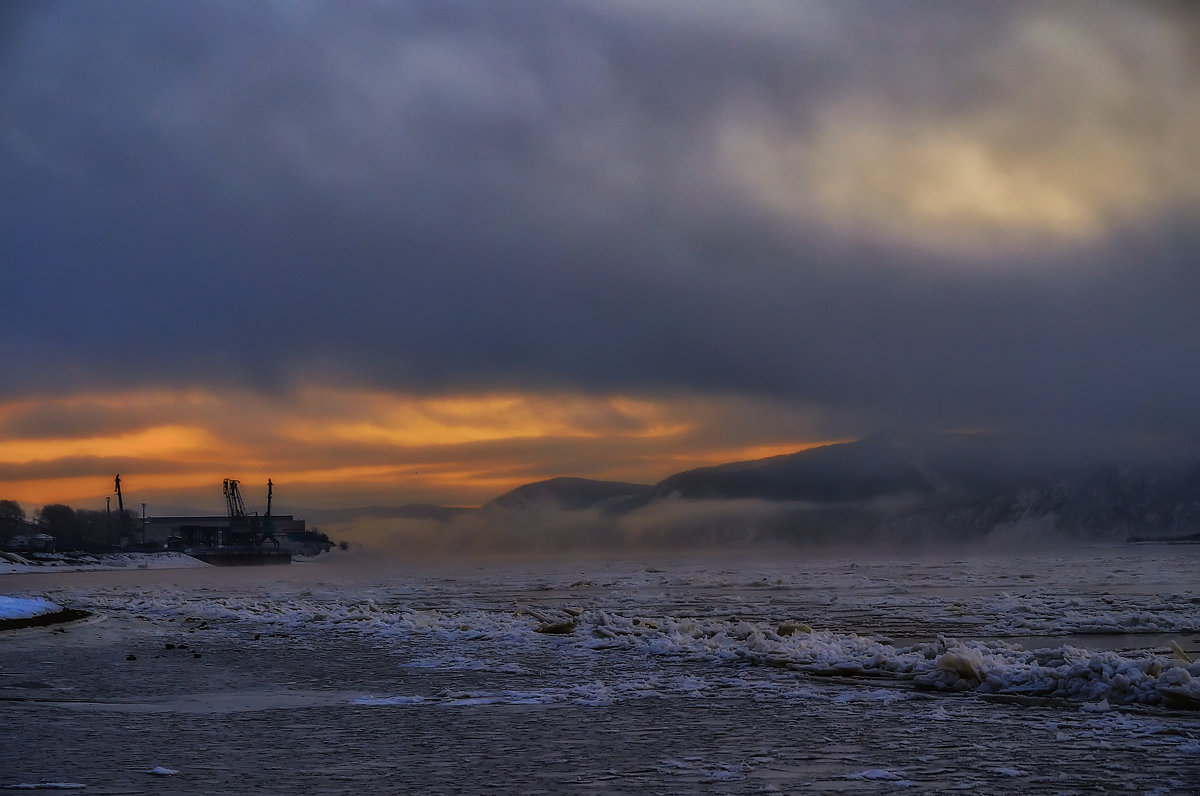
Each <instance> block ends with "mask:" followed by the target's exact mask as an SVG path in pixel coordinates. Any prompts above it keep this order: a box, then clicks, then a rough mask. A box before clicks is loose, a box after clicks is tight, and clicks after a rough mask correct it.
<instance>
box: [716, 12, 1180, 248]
mask: <svg viewBox="0 0 1200 796" xmlns="http://www.w3.org/2000/svg"><path fill="white" fill-rule="evenodd" d="M1093 8H1094V9H1095V13H1091V12H1089V16H1088V17H1087V18H1082V19H1081V18H1079V17H1078V15H1076V16H1075V17H1072V18H1067V17H1064V16H1062V15H1059V14H1058V13H1056V11H1055V10H1054V9H1052V8H1050V7H1047V8H1046V9H1044V10H1043V11H1042V13H1041V15H1040V16H1036V17H1033V18H1031V19H1028V20H1025V21H1023V22H1022V23H1020V24H1018V25H1017V26H1016V27H1015V28H1014V29H1013V31H1012V32H1010V33H1009V35H1008V36H1007V37H1004V38H1001V39H1000V40H999V41H998V42H997V43H996V44H995V45H994V47H992V48H990V49H988V50H987V51H984V52H981V53H979V54H978V55H977V57H976V58H975V59H973V60H972V62H971V63H970V65H969V68H970V69H971V70H973V73H972V74H969V75H966V76H962V75H938V74H923V73H914V74H913V75H912V76H911V79H912V80H913V81H914V82H917V83H920V81H922V80H926V81H928V82H930V83H931V84H939V85H940V84H941V83H943V82H953V81H956V80H957V81H961V82H962V83H964V84H967V83H969V84H971V85H972V86H974V87H975V90H974V91H973V92H970V93H969V96H968V98H967V99H960V100H959V101H958V102H957V103H954V104H947V102H946V101H945V99H944V97H943V96H942V92H939V91H938V90H936V89H935V88H934V86H932V85H931V87H930V90H929V91H928V92H926V93H922V92H921V91H920V90H919V88H918V89H914V90H909V91H905V92H902V93H901V95H900V96H893V95H890V94H886V93H881V91H880V90H879V89H878V88H877V87H876V86H875V85H871V86H870V87H866V86H863V87H856V88H854V89H851V90H849V91H847V92H845V93H844V94H842V95H840V96H837V97H834V98H832V99H830V100H828V101H827V102H826V103H825V104H824V105H822V106H821V107H819V108H818V110H817V112H816V114H815V116H814V118H813V119H809V120H807V122H806V123H805V124H804V125H801V124H799V123H795V122H790V121H789V120H787V119H785V118H780V117H779V116H778V115H777V114H774V113H773V112H770V111H767V112H760V113H755V114H750V115H747V114H746V113H745V112H744V109H739V113H738V114H737V115H736V116H733V115H731V117H730V118H729V120H728V121H727V123H726V124H724V125H723V126H722V130H721V134H720V137H719V152H720V159H721V162H722V163H723V164H724V166H725V168H726V170H727V171H728V172H729V174H731V176H732V179H733V181H734V182H735V184H737V185H739V186H741V188H742V189H744V190H745V191H746V193H747V194H748V195H749V196H750V197H751V198H752V199H753V200H754V201H756V202H758V203H760V204H761V205H763V206H765V207H766V208H768V209H770V210H772V211H773V212H775V213H776V214H778V215H779V216H780V217H781V218H783V219H793V220H800V219H813V218H819V219H823V220H824V222H825V223H826V224H830V225H832V226H834V227H835V228H837V229H841V230H842V231H844V232H847V233H856V234H865V235H870V236H875V237H880V238H883V239H886V240H890V241H901V242H906V243H912V244H916V245H918V246H922V247H926V248H933V249H942V250H950V251H961V250H971V249H989V250H990V249H995V248H997V247H1000V248H1011V247H1023V246H1026V245H1030V244H1044V243H1065V244H1074V243H1082V242H1088V241H1092V240H1096V239H1098V238H1100V237H1101V236H1103V235H1105V234H1107V233H1108V232H1109V231H1111V230H1113V229H1114V228H1117V227H1121V226H1126V225H1136V224H1138V223H1140V222H1142V221H1144V220H1146V219H1148V218H1150V217H1152V216H1154V215H1155V214H1158V213H1161V212H1164V211H1169V210H1170V209H1171V208H1173V207H1178V206H1180V205H1183V204H1190V203H1194V202H1196V201H1197V200H1200V148H1198V147H1197V146H1196V144H1195V142H1196V141H1198V140H1200V72H1198V70H1197V68H1196V65H1195V64H1194V63H1193V55H1192V54H1191V53H1190V52H1189V46H1188V42H1187V38H1186V33H1185V32H1183V31H1180V30H1178V29H1176V28H1174V27H1172V26H1171V25H1170V24H1169V22H1168V21H1167V20H1165V19H1162V18H1160V17H1157V16H1153V15H1151V14H1150V13H1149V12H1145V13H1143V12H1141V11H1140V10H1139V9H1137V7H1136V6H1116V5H1112V6H1109V5H1104V6H1095V7H1093Z"/></svg>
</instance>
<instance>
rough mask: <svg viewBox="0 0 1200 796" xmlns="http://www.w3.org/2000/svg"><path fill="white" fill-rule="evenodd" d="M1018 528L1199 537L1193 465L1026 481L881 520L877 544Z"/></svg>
mask: <svg viewBox="0 0 1200 796" xmlns="http://www.w3.org/2000/svg"><path fill="white" fill-rule="evenodd" d="M1021 528H1026V529H1033V530H1036V531H1037V532H1038V533H1042V534H1044V533H1047V532H1054V533H1057V534H1059V535H1061V536H1063V537H1075V538H1083V539H1110V540H1120V539H1124V538H1126V537H1127V536H1143V537H1178V536H1186V535H1189V534H1194V533H1196V532H1200V464H1188V465H1180V464H1158V465H1129V464H1125V465H1117V464H1110V465H1096V466H1091V467H1081V468H1076V469H1071V470H1066V471H1060V472H1052V473H1044V474H1031V475H1028V476H1026V477H1025V478H1024V479H1022V480H1021V481H1020V482H1019V483H1018V484H1016V485H1014V486H1012V487H1009V488H1007V489H1002V490H999V491H996V492H992V493H990V494H986V495H977V496H973V497H971V498H969V499H964V500H961V501H958V502H953V503H947V504H943V505H928V506H923V507H920V508H918V509H916V510H915V511H911V512H907V513H905V514H903V515H898V516H895V517H889V518H885V519H883V520H882V521H881V522H880V523H879V525H878V526H877V528H876V536H877V537H879V538H889V539H892V540H897V541H902V540H905V539H909V540H914V541H916V540H921V539H928V538H935V537H939V536H941V537H948V538H956V539H969V538H980V537H984V536H987V535H989V534H993V533H995V532H997V531H998V530H999V531H1000V532H1002V533H1012V534H1017V533H1019V532H1020V530H1021Z"/></svg>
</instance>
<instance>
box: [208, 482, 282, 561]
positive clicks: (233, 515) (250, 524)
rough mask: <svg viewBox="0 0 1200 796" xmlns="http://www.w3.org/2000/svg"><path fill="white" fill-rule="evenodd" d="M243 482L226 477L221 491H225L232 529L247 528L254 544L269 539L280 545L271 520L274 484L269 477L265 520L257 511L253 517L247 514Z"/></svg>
mask: <svg viewBox="0 0 1200 796" xmlns="http://www.w3.org/2000/svg"><path fill="white" fill-rule="evenodd" d="M240 484H241V482H240V481H238V479H236V478H226V479H225V482H224V483H223V484H222V487H221V491H222V492H224V493H225V506H226V508H227V510H228V512H229V526H230V529H231V530H232V529H234V528H245V529H246V534H247V536H248V537H249V539H248V541H249V543H250V544H252V545H261V544H263V543H265V542H266V541H267V540H270V541H271V543H272V544H274V545H275V546H276V547H279V540H278V539H276V538H275V523H273V522H272V521H271V493H272V490H273V488H274V485H273V484H272V483H271V479H269V478H268V479H267V516H266V518H265V520H260V519H259V518H258V514H257V512H256V513H255V515H254V516H253V517H251V516H249V515H248V514H246V503H245V501H244V500H243V499H242V489H241V486H240Z"/></svg>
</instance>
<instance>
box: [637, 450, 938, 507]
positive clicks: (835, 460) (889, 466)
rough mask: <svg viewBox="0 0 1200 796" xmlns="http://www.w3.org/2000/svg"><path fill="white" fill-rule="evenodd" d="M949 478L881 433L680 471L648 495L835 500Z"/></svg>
mask: <svg viewBox="0 0 1200 796" xmlns="http://www.w3.org/2000/svg"><path fill="white" fill-rule="evenodd" d="M947 486H948V482H947V481H946V480H945V478H944V477H943V476H942V475H941V474H939V473H938V472H936V471H935V470H934V469H932V468H931V467H930V466H929V464H928V463H927V462H926V461H925V458H924V457H923V456H922V455H921V452H920V451H917V450H914V449H912V448H911V447H909V446H908V445H907V444H906V443H905V442H904V441H902V440H900V439H899V438H897V437H895V436H893V435H886V434H878V435H875V436H871V437H867V438H865V439H861V440H858V441H857V442H847V443H841V444H836V445H827V446H824V447H820V448H810V449H808V450H804V451H800V452H799V453H791V454H785V455H783V456H772V457H771V458H768V459H757V460H753V461H745V462H732V463H730V464H721V465H717V466H714V467H701V468H698V469H695V470H688V471H686V472H682V473H678V474H676V475H673V476H670V477H669V478H666V479H664V480H663V481H661V482H659V483H658V484H656V485H655V486H654V488H653V489H652V490H651V492H650V494H649V495H648V496H647V500H644V501H643V502H648V500H655V499H661V498H667V497H678V498H684V499H692V500H698V499H702V500H722V499H746V498H754V499H761V500H788V501H805V502H814V503H833V502H846V501H861V500H870V499H872V498H876V497H882V496H885V495H898V494H917V495H932V494H934V493H936V492H938V491H939V490H942V489H945V488H946V487H947Z"/></svg>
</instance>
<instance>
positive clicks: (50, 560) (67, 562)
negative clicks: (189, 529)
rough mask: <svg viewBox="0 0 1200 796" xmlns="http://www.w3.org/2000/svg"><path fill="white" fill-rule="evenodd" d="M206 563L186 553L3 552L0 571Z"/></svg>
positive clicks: (179, 566) (182, 566)
mask: <svg viewBox="0 0 1200 796" xmlns="http://www.w3.org/2000/svg"><path fill="white" fill-rule="evenodd" d="M207 566H210V565H209V564H206V563H204V562H203V561H200V560H199V559H196V558H193V557H192V556H189V555H187V554H186V553H179V552H174V551H168V552H161V553H78V552H72V553H32V554H29V553H27V554H24V555H19V554H16V553H5V554H4V555H3V557H0V575H7V574H19V573H29V572H94V571H103V570H124V569H194V568H197V567H207Z"/></svg>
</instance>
